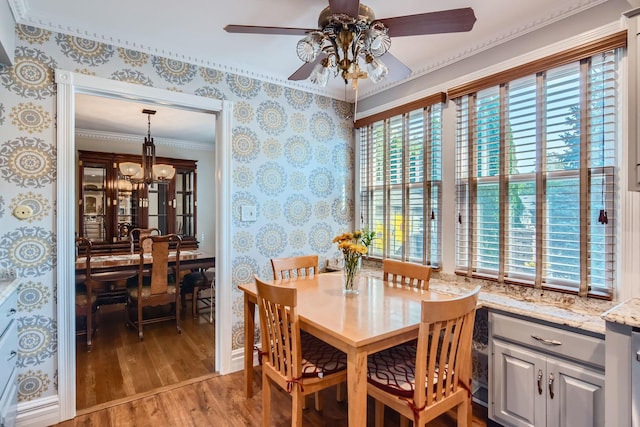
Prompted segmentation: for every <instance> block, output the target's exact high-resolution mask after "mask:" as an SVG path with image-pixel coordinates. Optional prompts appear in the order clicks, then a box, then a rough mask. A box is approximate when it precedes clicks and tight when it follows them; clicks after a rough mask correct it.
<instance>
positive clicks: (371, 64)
mask: <svg viewBox="0 0 640 427" xmlns="http://www.w3.org/2000/svg"><path fill="white" fill-rule="evenodd" d="M367 74H368V75H369V79H371V81H372V82H373V83H378V82H379V81H381V80H383V79H384V78H385V77H387V74H389V68H387V66H386V65H385V64H384V62H382V60H381V59H379V58H374V57H373V56H371V55H367Z"/></svg>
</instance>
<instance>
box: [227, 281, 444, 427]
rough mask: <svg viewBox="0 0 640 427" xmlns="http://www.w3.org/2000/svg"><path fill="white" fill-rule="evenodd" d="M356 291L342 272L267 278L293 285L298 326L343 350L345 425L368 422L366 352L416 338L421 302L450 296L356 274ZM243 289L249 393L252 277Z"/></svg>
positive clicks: (248, 391) (249, 392) (253, 302)
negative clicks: (349, 288) (348, 291)
mask: <svg viewBox="0 0 640 427" xmlns="http://www.w3.org/2000/svg"><path fill="white" fill-rule="evenodd" d="M359 280H360V283H359V287H358V289H359V291H360V293H359V294H357V295H349V294H345V293H344V292H343V288H344V278H343V273H342V272H332V273H321V274H317V275H311V276H302V277H294V278H290V279H278V280H267V281H266V282H267V283H271V284H274V285H278V286H294V287H296V288H297V290H298V291H297V312H298V319H299V323H300V328H301V329H302V330H304V331H306V332H308V333H311V334H313V335H314V336H316V337H317V338H320V339H322V340H324V341H325V342H327V343H329V344H331V345H333V346H334V347H336V348H337V349H339V350H342V351H343V352H345V353H346V354H347V399H348V420H349V425H350V426H365V425H366V422H367V356H368V355H370V354H372V353H375V352H378V351H381V350H384V349H386V348H389V347H393V346H395V345H398V344H401V343H405V342H408V341H411V340H413V339H416V338H417V337H418V329H419V325H420V311H421V301H422V300H425V299H426V300H446V299H451V298H454V297H455V296H454V295H450V294H445V293H441V292H436V291H431V290H423V289H416V288H409V287H405V286H400V285H395V284H393V283H390V282H386V281H384V280H382V279H380V278H376V277H368V276H365V275H360V279H359ZM239 289H240V290H242V291H243V292H244V333H245V337H244V354H245V357H244V365H245V366H244V374H245V384H244V386H245V394H246V396H247V398H250V397H251V396H252V395H253V371H254V369H253V366H254V363H253V360H254V358H253V354H254V347H253V346H254V338H255V327H256V318H255V316H256V312H255V307H256V303H257V298H256V296H257V291H256V284H255V281H254V282H253V283H246V284H241V285H239Z"/></svg>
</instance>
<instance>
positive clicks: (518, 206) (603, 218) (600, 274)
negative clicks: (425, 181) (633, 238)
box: [450, 47, 619, 298]
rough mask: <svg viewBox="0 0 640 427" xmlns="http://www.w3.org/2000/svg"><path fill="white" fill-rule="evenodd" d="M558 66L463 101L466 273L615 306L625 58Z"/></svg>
mask: <svg viewBox="0 0 640 427" xmlns="http://www.w3.org/2000/svg"><path fill="white" fill-rule="evenodd" d="M542 62H543V61H541V63H542ZM558 62H559V63H560V65H557V66H554V67H553V68H546V69H542V70H538V71H536V72H535V73H532V74H531V73H530V74H529V75H517V76H516V75H515V74H513V75H512V76H511V77H512V78H510V79H508V80H505V81H500V82H498V83H497V84H496V83H495V78H494V79H493V81H494V83H493V84H492V85H486V84H484V85H482V84H478V88H477V89H473V88H472V85H471V86H468V87H467V90H466V93H461V94H460V96H455V102H456V110H457V125H456V127H457V133H456V156H457V164H456V205H457V211H458V212H457V214H458V218H457V220H458V221H457V229H456V270H457V272H458V273H460V274H466V275H468V276H475V277H484V278H489V279H495V280H497V281H499V282H507V283H514V284H523V285H530V286H535V287H539V288H550V289H556V290H563V291H568V292H575V293H578V294H580V295H592V296H599V297H605V298H611V297H612V292H613V291H612V290H613V285H614V254H615V237H614V236H615V232H614V231H615V210H614V205H615V201H616V185H615V183H616V180H617V177H616V168H615V165H616V145H617V138H618V132H617V127H618V116H617V114H618V113H617V110H618V88H617V81H618V62H619V50H618V49H612V48H610V47H608V48H607V49H606V50H603V51H599V52H597V53H595V54H594V53H593V52H590V56H588V57H585V58H581V59H579V60H574V61H572V62H569V63H566V61H564V63H563V61H558ZM547 63H548V62H547ZM516 74H517V73H516ZM520 74H522V73H520ZM450 95H451V92H450Z"/></svg>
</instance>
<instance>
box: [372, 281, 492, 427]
mask: <svg viewBox="0 0 640 427" xmlns="http://www.w3.org/2000/svg"><path fill="white" fill-rule="evenodd" d="M479 292H480V286H478V287H476V289H474V290H473V291H472V292H471V293H469V294H467V295H464V296H461V297H457V298H452V299H449V300H429V301H422V311H421V322H420V330H419V333H418V342H417V345H416V343H415V342H411V343H406V344H402V345H399V346H396V347H392V348H390V349H387V350H383V351H381V352H379V353H374V354H372V355H370V356H369V359H368V373H367V376H368V378H367V381H368V384H367V392H368V394H369V395H370V396H371V397H373V398H374V399H375V400H376V407H375V417H376V424H375V425H376V427H378V426H381V425H382V424H381V422H382V420H383V419H384V406H385V405H386V406H389V407H391V408H393V409H394V410H395V411H397V412H399V413H400V415H402V416H404V417H406V418H408V419H413V422H414V424H413V425H414V426H423V425H425V424H426V423H428V422H429V421H431V420H432V419H434V418H436V417H437V416H439V415H441V414H443V413H445V412H447V411H449V410H450V409H452V408H455V407H457V414H458V426H459V427H462V426H471V416H472V414H471V349H472V339H473V325H474V319H475V312H476V305H477V303H478V293H479Z"/></svg>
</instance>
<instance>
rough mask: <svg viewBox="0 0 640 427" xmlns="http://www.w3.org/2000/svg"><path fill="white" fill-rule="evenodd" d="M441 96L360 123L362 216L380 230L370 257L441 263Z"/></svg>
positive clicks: (377, 232)
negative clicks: (398, 111)
mask: <svg viewBox="0 0 640 427" xmlns="http://www.w3.org/2000/svg"><path fill="white" fill-rule="evenodd" d="M443 95H444V94H443ZM435 99H437V102H435V103H433V104H432V105H428V106H426V107H421V108H417V109H413V110H411V111H405V112H402V113H401V114H396V115H392V116H390V117H385V118H383V119H381V120H377V121H372V122H371V123H369V124H368V125H367V126H363V127H361V128H360V208H361V215H360V216H361V221H362V227H363V228H364V227H366V228H369V229H370V230H373V231H375V232H376V239H375V240H374V241H373V244H372V246H371V247H370V252H369V256H372V257H379V258H394V259H400V260H407V261H411V262H416V263H421V264H427V265H432V266H434V267H438V266H439V265H440V201H441V191H442V186H441V181H442V177H441V143H442V141H441V138H442V135H441V124H442V104H441V103H440V102H441V100H442V99H443V97H437V98H435ZM406 109H407V108H405V110H406ZM357 125H358V124H356V126H357Z"/></svg>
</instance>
